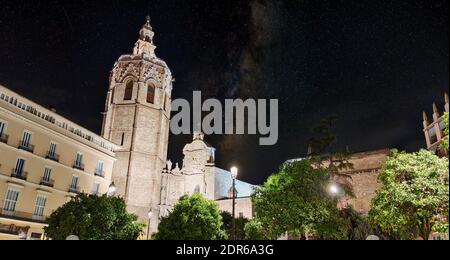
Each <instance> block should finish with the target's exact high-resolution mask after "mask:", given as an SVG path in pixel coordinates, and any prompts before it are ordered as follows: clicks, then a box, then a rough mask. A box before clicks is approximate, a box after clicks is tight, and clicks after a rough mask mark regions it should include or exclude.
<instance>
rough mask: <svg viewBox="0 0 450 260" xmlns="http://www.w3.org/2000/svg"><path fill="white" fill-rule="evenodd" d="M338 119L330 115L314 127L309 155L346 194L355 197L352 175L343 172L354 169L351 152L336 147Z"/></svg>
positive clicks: (314, 163)
mask: <svg viewBox="0 0 450 260" xmlns="http://www.w3.org/2000/svg"><path fill="white" fill-rule="evenodd" d="M337 121H338V118H337V116H329V117H327V118H325V119H322V120H321V122H320V124H319V125H317V126H315V127H314V128H313V129H312V135H313V136H312V137H311V138H310V139H309V147H308V150H309V151H308V156H309V159H310V161H311V163H312V164H313V165H314V166H315V167H317V168H322V169H325V170H326V171H328V174H329V176H330V181H331V182H333V183H334V184H335V185H339V186H340V188H341V189H342V190H343V191H344V193H345V194H344V195H348V196H351V197H353V196H354V193H353V188H352V186H351V184H350V183H351V182H350V181H349V180H351V178H352V177H351V176H350V175H348V174H345V173H342V171H345V170H352V169H353V164H352V163H350V152H349V151H348V149H347V150H346V151H342V150H339V149H336V148H335V145H336V142H337V135H336V134H335V133H334V131H335V126H336V124H337Z"/></svg>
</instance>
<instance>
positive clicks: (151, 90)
mask: <svg viewBox="0 0 450 260" xmlns="http://www.w3.org/2000/svg"><path fill="white" fill-rule="evenodd" d="M154 102H155V87H154V86H152V85H149V86H148V88H147V103H151V104H154Z"/></svg>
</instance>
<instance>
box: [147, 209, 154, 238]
mask: <svg viewBox="0 0 450 260" xmlns="http://www.w3.org/2000/svg"><path fill="white" fill-rule="evenodd" d="M152 215H153V212H152V210H150V211H149V212H148V226H147V240H149V239H150V222H151V220H152Z"/></svg>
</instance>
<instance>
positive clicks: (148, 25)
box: [144, 15, 152, 30]
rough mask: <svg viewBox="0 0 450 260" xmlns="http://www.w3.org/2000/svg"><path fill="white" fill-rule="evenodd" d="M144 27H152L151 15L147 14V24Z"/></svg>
mask: <svg viewBox="0 0 450 260" xmlns="http://www.w3.org/2000/svg"><path fill="white" fill-rule="evenodd" d="M144 27H146V28H148V29H150V30H151V29H152V26H151V25H150V15H147V17H145V25H144Z"/></svg>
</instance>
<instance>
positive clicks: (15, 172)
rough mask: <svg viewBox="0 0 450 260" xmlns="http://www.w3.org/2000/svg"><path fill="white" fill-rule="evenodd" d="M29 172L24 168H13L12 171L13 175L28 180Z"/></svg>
mask: <svg viewBox="0 0 450 260" xmlns="http://www.w3.org/2000/svg"><path fill="white" fill-rule="evenodd" d="M27 176H28V172H24V171H23V170H17V169H13V170H12V172H11V177H13V178H16V179H20V180H24V181H26V180H27Z"/></svg>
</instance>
